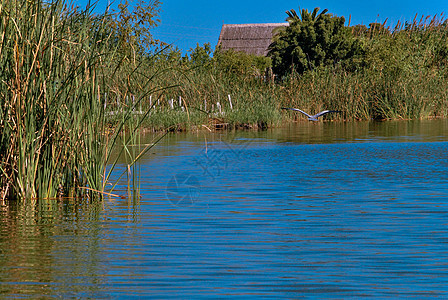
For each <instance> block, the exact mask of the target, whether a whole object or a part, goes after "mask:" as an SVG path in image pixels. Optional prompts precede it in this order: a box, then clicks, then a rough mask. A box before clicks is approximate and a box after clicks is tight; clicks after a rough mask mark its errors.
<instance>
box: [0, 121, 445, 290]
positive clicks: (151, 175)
mask: <svg viewBox="0 0 448 300" xmlns="http://www.w3.org/2000/svg"><path fill="white" fill-rule="evenodd" d="M447 129H448V122H447V121H445V120H434V121H417V122H404V121H403V122H384V123H336V122H335V123H330V122H328V123H299V124H295V125H291V126H288V127H285V128H278V129H272V130H268V131H263V132H244V131H238V132H218V133H207V132H200V133H195V134H173V135H169V136H167V138H166V139H164V140H163V142H161V143H160V144H158V145H157V146H156V147H155V148H153V149H152V150H151V151H150V152H149V153H148V154H147V155H146V156H145V157H144V158H143V160H142V165H141V166H140V167H139V168H140V172H141V175H142V178H141V182H140V184H141V187H142V190H141V195H142V198H141V199H140V200H138V201H135V200H127V199H108V200H107V201H105V202H104V203H101V204H92V203H88V202H86V201H83V202H82V203H77V202H76V201H74V200H70V199H68V200H64V201H56V200H55V201H53V202H50V203H47V204H46V205H40V206H39V205H36V206H35V207H34V208H32V209H31V208H29V206H26V205H20V204H18V205H12V204H9V203H5V204H2V205H1V206H0V282H1V284H0V298H16V297H42V298H47V297H61V298H123V297H135V298H143V297H155V298H179V297H180V298H191V297H197V296H205V297H213V296H221V297H222V296H238V297H272V298H279V297H282V298H300V297H305V298H308V297H313V298H314V297H317V298H349V297H354V298H360V297H362V298H364V297H374V298H397V297H403V298H404V297H417V298H428V297H442V298H444V297H446V296H448V288H447V287H448V275H447V274H448V216H447V213H448V201H447V200H448V175H447V174H448V173H447V167H448V160H447V158H448V155H447V154H448V153H447V146H448V135H447V132H448V131H447ZM146 138H147V139H148V140H147V141H145V139H146ZM142 139H143V143H149V141H150V139H151V137H150V136H148V137H142ZM120 163H124V159H122V160H121V161H120ZM124 183H125V182H123V184H124Z"/></svg>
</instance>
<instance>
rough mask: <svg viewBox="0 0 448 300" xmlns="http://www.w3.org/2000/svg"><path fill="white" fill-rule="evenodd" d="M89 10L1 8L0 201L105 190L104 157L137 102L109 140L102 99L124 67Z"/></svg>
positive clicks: (36, 4) (22, 2) (55, 5)
mask: <svg viewBox="0 0 448 300" xmlns="http://www.w3.org/2000/svg"><path fill="white" fill-rule="evenodd" d="M91 10H92V7H87V8H86V9H85V10H76V9H71V10H69V9H68V8H67V6H66V3H65V1H63V0H61V1H54V2H51V3H49V4H44V3H43V2H42V1H39V0H34V1H29V0H14V1H10V0H2V1H1V4H0V70H1V71H0V98H1V99H0V101H1V102H0V136H1V138H0V139H1V140H0V172H1V177H0V190H1V197H2V198H10V199H14V198H20V199H36V198H40V199H48V198H54V197H58V196H81V195H99V194H101V193H103V192H104V191H105V189H106V188H105V187H106V180H107V178H108V177H109V176H108V174H107V173H106V164H107V162H108V161H109V160H110V153H111V149H112V147H113V146H114V144H115V143H116V141H117V139H118V136H119V135H120V133H121V132H122V131H123V129H124V128H125V126H126V124H127V122H129V121H130V120H131V110H132V109H134V108H135V106H137V105H139V101H140V99H139V98H138V99H137V100H136V101H135V103H134V105H133V106H132V107H129V108H128V109H127V110H126V111H127V112H125V113H124V114H123V117H122V120H121V122H118V123H117V124H115V125H114V127H113V128H112V130H113V131H112V134H111V133H110V128H109V122H108V119H107V115H106V114H105V101H106V98H105V97H103V96H102V95H104V94H107V93H108V92H109V91H110V90H112V91H113V90H118V89H120V88H115V89H114V87H113V84H111V82H112V83H113V82H114V78H115V77H117V76H118V75H117V74H119V75H120V76H125V75H123V74H120V73H122V72H124V71H127V70H124V69H123V68H122V66H123V65H125V66H127V68H128V69H130V68H131V69H132V67H129V66H128V65H129V64H127V63H126V61H125V60H126V58H125V57H123V56H119V55H118V54H117V53H118V51H116V45H115V44H113V43H112V42H111V41H110V40H109V39H108V34H107V33H108V30H107V22H106V21H107V19H108V18H107V15H106V14H104V15H102V16H93V14H92V11H91ZM135 70H136V68H135V67H134V68H133V69H132V70H131V71H129V72H135ZM145 87H146V88H147V84H145ZM121 92H122V93H124V94H126V93H128V92H127V90H126V91H123V88H121ZM140 94H141V92H140ZM145 115H147V114H145ZM98 193H99V194H98Z"/></svg>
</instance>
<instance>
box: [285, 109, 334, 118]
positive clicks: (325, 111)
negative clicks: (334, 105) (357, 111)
mask: <svg viewBox="0 0 448 300" xmlns="http://www.w3.org/2000/svg"><path fill="white" fill-rule="evenodd" d="M282 109H289V110H295V111H300V112H301V113H302V114H304V115H305V116H307V117H308V120H309V121H317V118H319V117H320V116H323V115H325V114H328V113H341V112H342V111H339V110H324V111H321V112H320V113H318V114H315V115H314V116H311V115H309V114H307V113H306V112H304V111H303V110H301V109H298V108H290V107H282Z"/></svg>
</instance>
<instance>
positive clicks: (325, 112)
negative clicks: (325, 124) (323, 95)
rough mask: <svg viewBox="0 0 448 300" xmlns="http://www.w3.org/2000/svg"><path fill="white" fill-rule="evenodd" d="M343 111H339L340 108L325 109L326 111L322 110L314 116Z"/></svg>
mask: <svg viewBox="0 0 448 300" xmlns="http://www.w3.org/2000/svg"><path fill="white" fill-rule="evenodd" d="M341 112H342V111H339V110H324V111H321V112H320V113H318V114H316V115H314V116H313V117H315V118H319V117H320V116H323V115H325V114H328V113H341Z"/></svg>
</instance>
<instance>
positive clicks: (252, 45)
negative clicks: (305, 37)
mask: <svg viewBox="0 0 448 300" xmlns="http://www.w3.org/2000/svg"><path fill="white" fill-rule="evenodd" d="M288 25H289V24H288V23H265V24H224V25H222V29H221V34H220V35H219V40H218V46H221V49H222V50H229V49H234V50H235V51H243V52H246V53H248V54H255V55H258V56H266V54H267V53H268V47H269V45H270V44H271V42H272V37H273V36H274V32H273V31H274V30H275V29H276V28H279V27H282V26H288Z"/></svg>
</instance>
